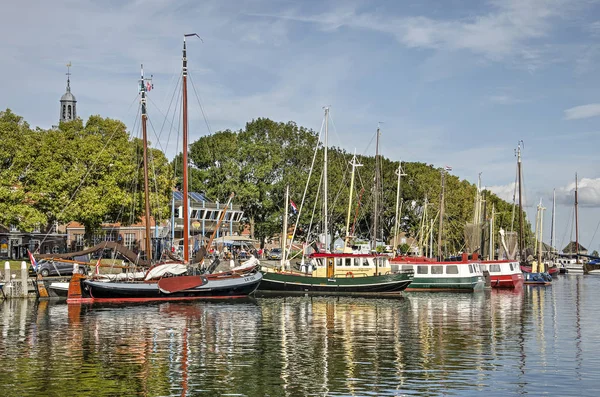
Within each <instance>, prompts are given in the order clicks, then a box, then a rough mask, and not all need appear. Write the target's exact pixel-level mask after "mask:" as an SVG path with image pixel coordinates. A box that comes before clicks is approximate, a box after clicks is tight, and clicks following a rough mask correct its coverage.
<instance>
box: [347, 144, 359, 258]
mask: <svg viewBox="0 0 600 397" xmlns="http://www.w3.org/2000/svg"><path fill="white" fill-rule="evenodd" d="M350 165H351V166H352V177H351V178H350V198H349V200H348V216H347V218H346V241H345V243H344V252H346V249H347V248H348V244H349V243H350V213H351V212H352V196H353V195H354V172H355V170H356V167H362V164H359V163H358V161H357V160H356V152H355V153H354V156H352V160H351V161H350ZM350 252H352V250H350Z"/></svg>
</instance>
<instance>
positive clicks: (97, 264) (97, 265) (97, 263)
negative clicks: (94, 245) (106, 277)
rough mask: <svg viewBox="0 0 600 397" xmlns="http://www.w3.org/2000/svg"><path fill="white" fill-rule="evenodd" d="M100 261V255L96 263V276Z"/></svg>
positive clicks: (98, 271)
mask: <svg viewBox="0 0 600 397" xmlns="http://www.w3.org/2000/svg"><path fill="white" fill-rule="evenodd" d="M101 259H102V255H100V256H98V261H97V262H96V275H98V274H100V260H101Z"/></svg>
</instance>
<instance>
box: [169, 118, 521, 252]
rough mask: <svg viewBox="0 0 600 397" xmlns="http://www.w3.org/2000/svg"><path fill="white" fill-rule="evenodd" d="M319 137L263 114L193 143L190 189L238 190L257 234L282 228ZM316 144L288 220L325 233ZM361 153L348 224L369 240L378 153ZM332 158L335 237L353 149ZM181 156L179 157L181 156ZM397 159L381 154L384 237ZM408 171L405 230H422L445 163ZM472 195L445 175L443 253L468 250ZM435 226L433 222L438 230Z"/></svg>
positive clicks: (504, 221) (499, 220)
mask: <svg viewBox="0 0 600 397" xmlns="http://www.w3.org/2000/svg"><path fill="white" fill-rule="evenodd" d="M318 138H319V137H318V134H317V133H316V132H314V131H312V130H309V129H306V128H303V127H300V126H298V125H296V124H295V123H293V122H288V123H278V122H274V121H272V120H268V119H262V118H259V119H256V120H253V121H251V122H249V123H247V124H246V127H245V128H244V129H242V130H240V131H237V132H233V131H230V130H226V131H220V132H217V133H215V134H212V135H210V136H204V137H202V138H200V139H199V140H197V141H196V142H194V143H192V145H191V146H190V151H189V153H190V163H191V166H192V169H191V172H190V175H191V177H190V189H191V190H196V191H203V192H205V193H206V194H207V195H208V197H210V198H212V199H213V200H219V201H221V202H222V201H223V200H226V199H227V196H228V195H229V194H230V193H231V192H234V193H235V194H236V202H237V203H239V204H241V206H242V209H243V210H244V211H245V214H246V217H247V220H248V222H249V224H250V225H251V228H252V232H253V235H254V237H256V238H259V239H261V240H263V239H265V238H269V237H271V236H273V235H274V234H277V233H279V232H280V230H281V225H282V217H283V212H284V208H285V207H284V205H285V203H284V201H285V199H284V197H285V187H286V185H288V184H289V185H290V193H291V198H292V200H293V201H295V202H296V203H297V204H298V205H300V201H301V199H302V195H303V192H304V188H305V185H306V181H307V178H308V175H309V170H310V168H311V163H312V160H313V156H314V151H315V147H316V146H317V145H318ZM317 150H318V153H317V154H316V162H315V166H314V169H313V172H312V177H311V181H310V183H309V184H308V190H307V196H306V199H305V205H304V209H303V212H302V215H301V218H300V219H299V220H297V219H296V217H294V216H290V222H291V223H294V222H297V223H298V227H299V229H300V231H301V232H305V231H307V230H308V229H309V227H312V231H314V232H322V228H323V226H322V225H319V222H321V221H322V216H321V207H322V191H320V186H321V181H322V170H323V161H322V159H323V147H322V145H321V146H318V148H317ZM357 157H358V161H359V162H360V163H361V164H362V165H363V166H362V167H360V168H359V169H358V171H357V174H356V182H355V189H354V191H353V192H352V195H353V203H354V205H353V209H352V215H351V219H352V221H351V228H354V230H355V235H356V236H357V238H358V239H364V240H368V239H370V237H371V235H372V233H373V232H374V231H373V230H372V225H373V215H372V213H373V198H374V193H373V192H374V189H373V180H374V175H375V156H357ZM328 158H329V161H328V180H329V197H328V203H329V205H328V206H329V228H330V233H331V234H332V235H333V236H342V237H343V236H345V234H346V230H345V228H346V217H347V211H348V198H349V195H350V191H349V190H350V175H351V168H352V167H351V166H350V164H349V162H350V160H351V158H352V155H351V154H350V153H347V152H346V151H344V150H343V149H340V148H329V153H328ZM176 161H180V156H178V158H177V160H176ZM179 164H180V163H179ZM398 166H399V163H398V162H397V161H391V160H389V159H387V158H382V159H381V165H380V169H381V180H382V183H381V186H382V189H381V190H382V191H381V192H380V193H379V194H380V195H381V199H380V205H379V209H380V210H379V214H380V215H379V216H380V218H379V227H378V229H380V230H377V237H378V239H379V240H381V239H383V240H384V241H388V240H389V239H390V237H391V236H392V234H393V230H394V219H395V207H396V188H397V175H396V174H395V171H396V170H397V169H398ZM403 170H404V173H405V174H406V176H404V177H403V178H402V183H401V191H402V194H401V197H402V200H403V210H402V219H401V222H400V223H401V225H400V229H401V231H404V232H406V233H407V234H408V235H409V236H417V235H418V234H419V232H420V225H421V219H422V216H423V212H424V204H425V201H426V200H427V202H428V208H429V209H428V213H429V217H430V219H434V218H436V216H437V215H436V214H437V213H438V211H439V203H440V193H441V183H440V181H441V169H439V168H435V167H433V166H432V165H427V164H424V163H418V162H414V163H403ZM475 195H476V187H475V186H474V185H473V184H471V183H469V182H468V181H466V180H460V179H459V178H458V177H457V176H454V175H447V176H446V195H445V203H446V204H445V216H444V221H445V223H444V234H443V236H444V238H443V244H444V247H445V248H446V252H449V253H452V252H459V251H461V250H462V249H464V247H465V244H464V241H465V237H464V226H465V224H466V223H467V222H468V221H471V220H472V217H473V211H474V198H475ZM486 197H487V203H488V206H489V209H488V214H489V213H491V208H492V203H493V204H494V206H495V217H496V221H495V228H496V231H497V230H498V229H499V228H501V227H502V228H504V229H509V228H510V224H511V214H512V204H509V203H507V202H505V201H503V200H501V199H499V198H498V197H497V196H495V195H494V194H492V193H491V192H486ZM313 209H315V210H314V212H313ZM311 219H312V220H313V223H312V225H310V222H311ZM437 228H438V224H437V221H436V222H435V225H434V233H435V234H436V235H437Z"/></svg>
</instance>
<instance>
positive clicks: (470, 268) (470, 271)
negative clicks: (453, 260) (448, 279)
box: [469, 265, 473, 273]
mask: <svg viewBox="0 0 600 397" xmlns="http://www.w3.org/2000/svg"><path fill="white" fill-rule="evenodd" d="M469 273H473V265H469Z"/></svg>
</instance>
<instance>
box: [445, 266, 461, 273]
mask: <svg viewBox="0 0 600 397" xmlns="http://www.w3.org/2000/svg"><path fill="white" fill-rule="evenodd" d="M446 274H458V266H456V265H448V266H446Z"/></svg>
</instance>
